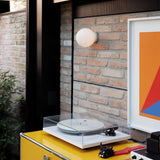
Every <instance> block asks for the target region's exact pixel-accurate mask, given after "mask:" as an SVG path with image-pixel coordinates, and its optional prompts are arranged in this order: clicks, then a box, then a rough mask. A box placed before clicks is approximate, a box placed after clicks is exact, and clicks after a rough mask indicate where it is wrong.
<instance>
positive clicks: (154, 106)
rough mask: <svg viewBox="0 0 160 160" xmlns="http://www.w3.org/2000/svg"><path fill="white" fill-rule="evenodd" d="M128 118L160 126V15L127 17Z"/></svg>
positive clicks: (148, 127) (137, 124) (146, 127)
mask: <svg viewBox="0 0 160 160" xmlns="http://www.w3.org/2000/svg"><path fill="white" fill-rule="evenodd" d="M128 122H129V124H130V125H131V127H132V128H136V129H139V130H142V131H145V132H149V133H151V132H155V131H159V130H160V17H150V18H136V19H129V20H128Z"/></svg>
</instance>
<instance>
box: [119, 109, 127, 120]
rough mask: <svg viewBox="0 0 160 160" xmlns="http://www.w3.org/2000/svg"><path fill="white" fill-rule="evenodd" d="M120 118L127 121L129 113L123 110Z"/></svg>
mask: <svg viewBox="0 0 160 160" xmlns="http://www.w3.org/2000/svg"><path fill="white" fill-rule="evenodd" d="M120 116H121V117H122V118H124V119H127V111H126V110H121V112H120Z"/></svg>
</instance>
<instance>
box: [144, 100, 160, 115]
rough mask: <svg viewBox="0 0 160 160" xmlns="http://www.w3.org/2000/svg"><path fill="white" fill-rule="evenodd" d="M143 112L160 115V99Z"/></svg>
mask: <svg viewBox="0 0 160 160" xmlns="http://www.w3.org/2000/svg"><path fill="white" fill-rule="evenodd" d="M142 113H146V114H149V115H152V116H157V117H160V100H159V101H158V102H156V103H154V104H153V105H151V106H150V107H148V108H147V109H145V110H143V111H142Z"/></svg>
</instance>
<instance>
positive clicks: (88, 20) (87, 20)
mask: <svg viewBox="0 0 160 160" xmlns="http://www.w3.org/2000/svg"><path fill="white" fill-rule="evenodd" d="M78 24H79V25H92V24H95V18H82V19H78Z"/></svg>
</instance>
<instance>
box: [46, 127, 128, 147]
mask: <svg viewBox="0 0 160 160" xmlns="http://www.w3.org/2000/svg"><path fill="white" fill-rule="evenodd" d="M43 131H45V132H47V133H49V134H51V135H53V136H55V137H57V138H60V139H62V140H64V141H66V142H68V143H70V144H72V145H75V146H76V147H79V148H81V149H85V148H90V147H95V146H99V145H100V142H102V143H103V144H109V143H113V142H119V141H123V140H127V139H129V138H130V135H128V134H125V133H122V132H120V131H116V136H106V135H105V134H104V133H97V134H91V135H76V134H67V133H65V132H62V131H61V130H59V129H58V127H57V126H52V127H45V128H43Z"/></svg>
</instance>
